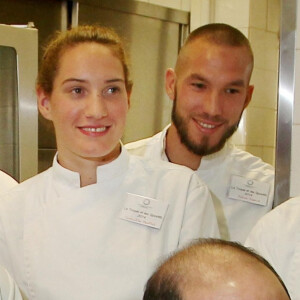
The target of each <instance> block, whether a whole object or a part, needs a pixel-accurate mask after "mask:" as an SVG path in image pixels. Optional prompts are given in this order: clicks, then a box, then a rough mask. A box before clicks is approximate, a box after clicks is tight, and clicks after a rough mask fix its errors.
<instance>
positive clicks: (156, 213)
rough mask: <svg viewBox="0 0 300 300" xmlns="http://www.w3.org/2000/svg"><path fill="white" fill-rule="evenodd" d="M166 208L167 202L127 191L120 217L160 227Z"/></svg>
mask: <svg viewBox="0 0 300 300" xmlns="http://www.w3.org/2000/svg"><path fill="white" fill-rule="evenodd" d="M167 209H168V203H165V202H162V201H158V200H156V199H152V198H148V197H144V196H139V195H135V194H129V193H128V194H127V198H126V200H125V204H124V208H123V209H122V211H121V214H120V218H121V219H123V220H126V221H130V222H134V223H138V224H142V225H145V226H149V227H153V228H156V229H160V227H161V224H162V222H163V220H164V217H165V215H166V212H167Z"/></svg>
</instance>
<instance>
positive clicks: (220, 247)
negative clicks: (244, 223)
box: [144, 239, 289, 300]
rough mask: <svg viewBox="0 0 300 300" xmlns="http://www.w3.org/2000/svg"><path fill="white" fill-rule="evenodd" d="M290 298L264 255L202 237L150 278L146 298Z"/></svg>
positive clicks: (156, 299) (280, 299)
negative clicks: (262, 256) (202, 238)
mask: <svg viewBox="0 0 300 300" xmlns="http://www.w3.org/2000/svg"><path fill="white" fill-rule="evenodd" d="M152 299H153V300H154V299H155V300H202V299H203V300H204V299H205V300H210V299H211V300H216V299H223V300H224V299H237V300H252V299H253V300H254V299H255V300H258V299H259V300H268V299H272V300H288V299H289V296H288V294H287V292H286V289H285V287H284V285H283V283H282V282H281V279H280V278H279V276H278V275H277V274H276V272H275V271H274V270H273V268H272V267H271V266H270V265H269V264H268V262H266V261H265V260H264V259H263V258H261V257H260V256H258V255H257V254H255V253H253V252H251V251H250V250H249V249H247V248H245V247H243V246H240V245H238V244H235V243H232V242H226V241H221V240H211V239H209V240H202V241H200V242H198V243H196V244H194V245H192V246H190V247H188V248H186V249H184V250H182V251H180V252H178V253H177V254H175V255H174V256H172V257H171V258H169V259H168V260H167V261H166V262H165V263H164V264H162V265H161V266H160V267H159V268H158V270H157V271H156V272H155V273H154V275H153V276H152V277H151V278H150V279H149V281H148V283H147V287H146V291H145V295H144V300H152Z"/></svg>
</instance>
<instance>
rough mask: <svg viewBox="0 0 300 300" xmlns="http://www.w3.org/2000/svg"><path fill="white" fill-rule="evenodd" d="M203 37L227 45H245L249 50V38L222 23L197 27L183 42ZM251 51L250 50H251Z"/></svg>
mask: <svg viewBox="0 0 300 300" xmlns="http://www.w3.org/2000/svg"><path fill="white" fill-rule="evenodd" d="M200 37H201V38H205V39H207V40H208V41H210V42H214V43H216V44H220V45H227V46H235V47H237V46H246V47H247V48H249V49H250V50H251V46H250V43H249V40H248V39H247V38H246V36H245V35H244V34H243V33H242V32H241V31H239V30H238V29H236V28H234V27H232V26H230V25H228V24H223V23H211V24H207V25H204V26H201V27H198V28H197V29H195V30H194V31H192V32H191V33H190V35H189V36H188V38H187V40H186V42H185V44H187V43H190V42H192V41H194V40H195V39H198V38H200ZM251 52H252V50H251Z"/></svg>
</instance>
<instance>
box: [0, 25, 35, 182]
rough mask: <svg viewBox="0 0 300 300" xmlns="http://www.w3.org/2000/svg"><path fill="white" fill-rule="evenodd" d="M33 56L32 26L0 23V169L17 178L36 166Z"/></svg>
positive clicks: (23, 177) (29, 172)
mask: <svg viewBox="0 0 300 300" xmlns="http://www.w3.org/2000/svg"><path fill="white" fill-rule="evenodd" d="M37 57H38V39H37V30H36V29H33V28H27V26H25V27H21V28H20V27H15V26H8V25H1V24H0V124H1V126H0V169H1V170H3V171H5V172H6V173H8V174H10V175H11V176H12V177H14V178H15V179H17V180H18V181H23V180H25V179H27V178H29V177H31V176H33V175H35V174H36V173H37V169H38V168H37V165H38V161H37V159H38V156H37V153H38V147H37V146H38V145H37V144H38V143H37V142H38V138H37V133H38V124H37V119H38V118H37V106H36V101H35V96H34V95H35V91H34V83H35V78H36V75H37V65H38V62H37Z"/></svg>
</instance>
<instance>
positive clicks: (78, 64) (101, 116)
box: [37, 26, 131, 186]
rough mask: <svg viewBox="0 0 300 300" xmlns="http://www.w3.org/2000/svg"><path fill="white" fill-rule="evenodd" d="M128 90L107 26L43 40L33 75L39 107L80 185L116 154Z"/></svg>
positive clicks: (119, 49)
mask: <svg viewBox="0 0 300 300" xmlns="http://www.w3.org/2000/svg"><path fill="white" fill-rule="evenodd" d="M130 93H131V81H130V79H129V70H128V65H127V61H126V55H125V53H124V48H123V45H122V42H121V40H120V38H119V36H118V35H117V34H116V33H115V32H114V31H113V30H111V29H108V28H105V27H100V26H79V27H77V28H73V29H71V30H68V31H66V32H62V33H58V35H57V36H56V37H55V38H54V39H53V40H52V41H51V42H50V43H49V45H48V46H47V48H46V50H45V54H44V57H43V59H42V62H41V67H40V70H39V75H38V80H37V95H38V104H39V110H40V112H41V114H42V115H43V116H44V117H45V118H46V119H48V120H51V121H52V122H53V124H54V128H55V135H56V142H57V150H58V161H59V163H60V164H61V165H62V166H63V167H65V168H67V169H70V170H72V171H77V172H79V171H80V173H81V181H82V186H84V185H87V184H91V183H94V182H95V181H96V171H95V169H96V167H97V166H99V165H102V164H106V163H108V162H110V161H112V160H114V159H115V158H116V157H118V155H119V154H120V151H121V146H120V138H121V137H122V135H123V132H124V128H125V122H126V116H127V111H128V106H129V97H130ZM86 167H88V168H89V169H87V168H86ZM83 170H84V171H83ZM84 172H86V173H89V174H83V173H84Z"/></svg>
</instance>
